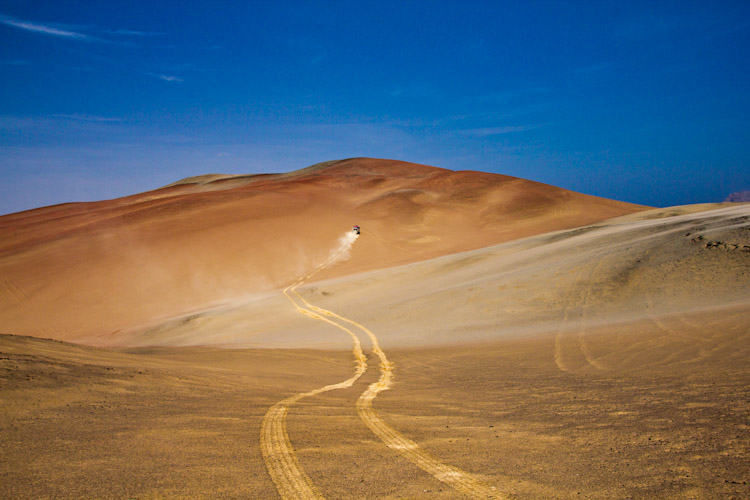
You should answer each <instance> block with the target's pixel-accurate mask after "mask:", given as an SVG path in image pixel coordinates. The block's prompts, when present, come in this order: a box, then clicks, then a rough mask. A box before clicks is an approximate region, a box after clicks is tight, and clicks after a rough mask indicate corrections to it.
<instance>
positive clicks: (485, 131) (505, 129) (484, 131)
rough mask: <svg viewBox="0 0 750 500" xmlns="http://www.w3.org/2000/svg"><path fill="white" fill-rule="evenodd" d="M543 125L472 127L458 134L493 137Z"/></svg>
mask: <svg viewBox="0 0 750 500" xmlns="http://www.w3.org/2000/svg"><path fill="white" fill-rule="evenodd" d="M539 127H541V125H506V126H501V127H482V128H470V129H464V130H459V131H457V132H458V134H460V135H464V136H471V137H491V136H493V135H504V134H513V133H515V132H526V131H527V130H534V129H537V128H539Z"/></svg>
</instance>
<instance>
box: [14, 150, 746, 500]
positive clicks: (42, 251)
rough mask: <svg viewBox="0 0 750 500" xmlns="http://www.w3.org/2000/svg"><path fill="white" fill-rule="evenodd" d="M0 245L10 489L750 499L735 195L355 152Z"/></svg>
mask: <svg viewBox="0 0 750 500" xmlns="http://www.w3.org/2000/svg"><path fill="white" fill-rule="evenodd" d="M353 223H359V224H360V225H361V226H362V234H361V235H360V236H359V237H358V238H355V237H353V236H352V235H351V233H350V232H349V229H350V227H351V225H352V224H353ZM0 230H1V231H3V236H4V238H3V247H2V250H1V251H2V253H0V270H2V273H0V277H2V285H3V296H2V297H3V302H2V304H0V331H3V332H6V333H8V334H15V335H2V336H0V353H2V354H0V370H2V371H0V395H1V396H2V399H3V411H2V413H0V429H2V432H0V440H1V441H2V442H1V443H0V444H1V447H0V449H2V452H0V477H1V478H2V480H1V481H0V496H2V497H3V498H388V499H396V498H445V499H449V498H613V499H614V498H685V499H687V498H747V497H748V496H750V486H748V484H747V483H748V481H749V480H750V478H748V470H749V469H748V466H747V465H748V463H749V462H748V461H749V459H750V457H749V456H748V453H750V445H749V444H750V427H748V422H750V420H749V419H750V404H749V403H748V401H750V398H748V396H749V394H748V386H749V383H750V364H748V362H747V359H748V355H750V303H749V301H750V265H748V264H749V263H750V204H733V203H727V204H715V205H700V206H697V205H693V206H686V207H671V208H668V209H648V207H639V206H634V205H629V204H626V203H620V202H613V201H609V200H602V199H599V198H594V197H588V196H584V195H580V194H576V193H570V192H568V191H564V190H560V189H558V188H554V187H551V186H544V185H540V184H536V183H532V182H529V181H523V180H521V179H513V178H508V177H503V176H493V175H491V174H483V173H478V172H450V171H445V170H442V169H435V168H432V167H424V166H420V165H414V164H406V163H402V162H393V161H385V160H373V159H354V160H346V161H343V162H329V163H327V164H320V165H317V166H313V167H310V168H309V169H304V170H302V171H298V172H294V173H291V174H281V175H271V176H216V175H212V176H203V177H199V178H191V179H186V180H184V181H181V182H179V183H175V184H173V185H170V186H168V187H165V188H163V189H160V190H157V191H154V192H151V193H145V194H143V195H138V196H133V197H130V198H127V199H121V200H111V201H106V202H101V203H98V204H86V205H82V204H75V205H68V206H60V207H49V208H45V209H39V210H35V211H31V212H25V213H20V214H13V215H11V216H6V217H3V218H0ZM347 235H348V236H347ZM6 236H7V237H6ZM243 283H244V287H243ZM40 337H41V338H40ZM52 339H55V340H52ZM64 341H66V342H64ZM67 341H74V342H76V343H69V342H67Z"/></svg>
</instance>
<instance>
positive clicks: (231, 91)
mask: <svg viewBox="0 0 750 500" xmlns="http://www.w3.org/2000/svg"><path fill="white" fill-rule="evenodd" d="M0 72H1V73H0V74H1V75H2V78H0V171H1V172H2V176H3V180H4V182H3V183H1V184H0V213H9V212H14V211H19V210H24V209H29V208H34V207H38V206H44V205H50V204H55V203H61V202H68V201H90V200H98V199H104V198H112V197H117V196H123V195H126V194H132V193H135V192H141V191H145V190H148V189H152V188H156V187H158V186H161V185H164V184H168V183H170V182H173V181H175V180H177V179H180V178H183V177H187V176H191V175H199V174H204V173H255V172H282V171H289V170H295V169H298V168H302V167H305V166H307V165H310V164H313V163H317V162H320V161H326V160H332V159H340V158H347V157H353V156H372V157H380V158H395V159H402V160H407V161H413V162H418V163H425V164H430V165H435V166H440V167H446V168H451V169H456V170H459V169H473V170H483V171H489V172H496V173H503V174H508V175H515V176H519V177H524V178H527V179H532V180H537V181H541V182H545V183H549V184H554V185H557V186H561V187H565V188H568V189H574V190H576V191H581V192H585V193H589V194H595V195H599V196H605V197H610V198H616V199H621V200H626V201H632V202H636V203H643V204H649V205H656V206H667V205H676V204H685V203H698V202H707V201H721V200H723V199H724V198H725V197H726V196H727V195H728V194H729V193H730V192H734V191H740V190H746V189H750V118H749V117H750V97H748V96H749V94H750V93H749V92H748V89H750V2H747V1H739V2H721V1H716V2H705V1H702V2H690V1H679V2H677V1H675V2H653V1H648V2H635V1H633V2H534V1H519V2H510V1H508V2H466V1H463V2H441V1H434V2H433V1H423V2H408V1H400V2H388V1H379V2H352V1H348V2H311V1H305V2H281V1H278V2H226V3H224V4H222V3H216V2H201V1H191V2H183V1H180V2H177V1H158V0H154V1H151V2H139V1H136V0H131V1H123V2H118V1H106V2H90V1H81V2H73V1H64V0H58V1H29V0H23V1H5V0H0Z"/></svg>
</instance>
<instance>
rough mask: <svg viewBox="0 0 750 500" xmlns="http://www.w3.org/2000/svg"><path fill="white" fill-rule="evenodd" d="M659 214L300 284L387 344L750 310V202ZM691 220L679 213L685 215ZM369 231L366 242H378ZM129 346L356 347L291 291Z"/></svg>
mask: <svg viewBox="0 0 750 500" xmlns="http://www.w3.org/2000/svg"><path fill="white" fill-rule="evenodd" d="M702 208H703V210H702V211H701V210H699V211H697V212H696V211H695V210H696V208H695V207H693V208H675V209H659V210H655V211H651V212H643V214H644V215H643V216H640V214H636V215H634V216H628V217H624V218H617V219H613V220H611V221H604V222H600V223H598V224H596V225H592V226H584V227H580V228H576V229H571V230H562V231H557V232H551V233H545V234H542V235H538V236H532V237H529V238H523V239H519V240H515V241H512V242H508V243H504V244H500V245H497V246H490V247H486V248H482V249H477V250H472V251H468V252H463V253H457V254H450V255H446V256H442V257H437V258H434V259H429V260H425V261H422V262H417V263H411V264H405V265H402V266H395V267H391V268H388V269H382V270H377V271H371V272H366V273H358V274H353V275H349V276H344V277H339V278H331V279H327V280H322V281H319V282H318V283H315V284H311V285H306V286H305V287H302V288H300V293H302V295H303V297H305V298H308V299H309V300H310V301H312V302H313V303H315V304H317V305H319V306H321V307H324V308H327V309H331V310H335V311H337V312H339V313H341V314H343V315H345V316H347V317H350V318H353V319H355V320H357V321H360V322H362V323H364V324H366V325H368V326H369V327H370V328H371V329H373V330H376V331H377V332H378V337H379V338H380V339H381V342H382V343H383V345H384V346H386V347H398V348H404V347H430V346H437V345H467V344H476V343H483V342H491V341H495V340H497V339H500V338H505V337H509V336H518V335H538V334H542V333H547V334H553V335H560V336H565V335H569V334H571V332H573V333H574V332H576V331H577V330H578V329H581V328H589V327H594V328H598V327H601V326H602V325H613V324H627V323H630V322H634V321H636V322H637V321H643V320H649V318H660V317H662V316H670V315H679V314H684V313H687V312H697V311H701V310H705V311H712V310H715V309H717V308H719V309H720V308H724V307H729V306H732V307H738V308H740V310H742V308H745V309H747V308H750V302H749V301H750V270H749V269H750V267H749V266H748V259H750V232H749V231H748V228H749V227H750V205H728V206H727V205H723V206H720V207H719V208H717V207H715V206H706V207H702ZM677 212H679V213H682V214H683V215H672V214H674V213H677ZM367 238H368V235H367V234H363V235H362V236H361V237H360V238H359V240H358V241H357V243H356V245H355V248H354V250H353V255H356V254H357V252H358V251H359V245H360V244H361V243H363V242H364V241H366V240H367ZM121 342H123V345H151V344H163V345H203V344H207V343H210V344H217V345H221V344H226V345H234V346H238V347H260V346H267V347H293V346H305V347H314V348H345V346H346V345H347V344H346V343H347V342H348V341H347V339H346V338H343V337H341V336H340V335H339V334H338V333H337V332H336V331H335V330H332V329H330V328H326V327H325V325H314V324H313V325H311V324H310V322H309V321H306V320H305V318H301V317H299V315H296V314H295V313H294V311H292V310H290V308H289V307H288V304H287V303H286V300H285V299H284V297H283V296H281V295H280V294H271V295H268V296H266V297H263V298H257V299H252V300H246V301H245V300H238V301H236V302H234V303H231V304H227V305H225V306H221V307H217V308H214V309H212V310H208V311H204V312H196V313H194V314H191V315H190V316H187V317H180V318H176V319H174V320H170V321H167V322H165V323H163V324H161V325H156V326H153V327H151V328H147V329H145V330H143V331H141V332H133V334H132V335H130V336H128V337H127V338H123V339H121Z"/></svg>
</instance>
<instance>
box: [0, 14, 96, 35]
mask: <svg viewBox="0 0 750 500" xmlns="http://www.w3.org/2000/svg"><path fill="white" fill-rule="evenodd" d="M0 23H3V24H7V25H8V26H13V27H14V28H19V29H22V30H26V31H32V32H34V33H41V34H43V35H51V36H57V37H62V38H68V39H72V40H87V41H91V40H95V39H96V38H94V37H92V36H90V35H85V34H83V33H78V32H77V31H70V30H67V29H60V28H58V27H55V26H53V25H49V24H41V23H36V22H31V21H23V20H20V19H14V18H12V17H8V16H0Z"/></svg>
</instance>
